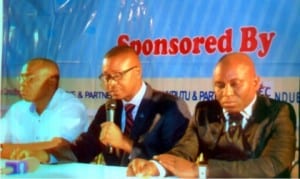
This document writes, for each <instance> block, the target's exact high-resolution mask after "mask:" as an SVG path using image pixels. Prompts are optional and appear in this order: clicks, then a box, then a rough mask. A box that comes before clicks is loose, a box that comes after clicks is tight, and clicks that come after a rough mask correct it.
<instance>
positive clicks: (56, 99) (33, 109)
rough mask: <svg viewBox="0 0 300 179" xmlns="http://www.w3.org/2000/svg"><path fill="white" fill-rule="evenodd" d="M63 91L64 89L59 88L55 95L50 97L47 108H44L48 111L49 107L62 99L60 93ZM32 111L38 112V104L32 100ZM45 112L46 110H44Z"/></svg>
mask: <svg viewBox="0 0 300 179" xmlns="http://www.w3.org/2000/svg"><path fill="white" fill-rule="evenodd" d="M61 93H62V89H60V88H57V89H56V91H55V93H54V95H53V96H52V98H51V99H50V101H49V103H48V105H47V106H46V108H45V109H44V111H46V110H47V109H51V108H52V107H53V106H55V104H56V102H57V101H58V100H59V99H60V94H61ZM29 110H30V111H31V112H36V106H35V104H34V103H32V102H31V106H30V109H29ZM43 113H44V112H43Z"/></svg>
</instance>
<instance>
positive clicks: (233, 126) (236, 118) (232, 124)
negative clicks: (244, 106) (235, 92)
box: [228, 113, 243, 137]
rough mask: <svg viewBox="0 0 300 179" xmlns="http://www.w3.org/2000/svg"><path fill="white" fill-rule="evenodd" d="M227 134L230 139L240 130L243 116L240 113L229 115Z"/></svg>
mask: <svg viewBox="0 0 300 179" xmlns="http://www.w3.org/2000/svg"><path fill="white" fill-rule="evenodd" d="M228 115H229V128H228V133H229V135H230V137H232V136H233V135H234V134H235V132H236V130H237V129H238V128H241V125H242V120H243V115H242V114H241V113H229V114H228Z"/></svg>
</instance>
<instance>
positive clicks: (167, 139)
mask: <svg viewBox="0 0 300 179" xmlns="http://www.w3.org/2000/svg"><path fill="white" fill-rule="evenodd" d="M171 99H172V100H170V99H169V98H168V96H167V97H166V98H165V99H161V100H160V101H159V103H158V104H156V106H155V109H156V110H157V111H156V117H157V116H158V118H159V120H156V119H154V120H153V123H152V126H151V127H150V129H149V130H148V132H147V133H146V134H145V135H144V137H143V140H142V141H137V142H135V143H134V147H133V151H132V152H131V156H133V158H135V157H142V158H146V159H150V158H152V157H153V155H157V154H161V153H164V152H167V151H168V150H170V149H171V148H172V147H173V146H174V145H175V144H176V143H177V142H178V140H179V139H180V138H181V137H182V136H183V134H184V132H185V130H186V128H187V125H188V122H189V120H190V118H191V114H190V111H189V110H188V107H187V104H186V103H185V102H184V101H183V100H181V99H176V100H174V99H173V97H172V98H171ZM156 117H155V118H156Z"/></svg>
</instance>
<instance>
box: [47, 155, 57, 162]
mask: <svg viewBox="0 0 300 179" xmlns="http://www.w3.org/2000/svg"><path fill="white" fill-rule="evenodd" d="M49 157H50V159H49V163H50V164H54V163H57V162H58V160H57V159H56V158H55V156H54V155H52V154H49Z"/></svg>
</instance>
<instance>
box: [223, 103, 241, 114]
mask: <svg viewBox="0 0 300 179" xmlns="http://www.w3.org/2000/svg"><path fill="white" fill-rule="evenodd" d="M223 108H224V109H225V110H226V111H227V112H229V113H235V112H240V110H239V108H237V107H236V106H226V105H224V106H223Z"/></svg>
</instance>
